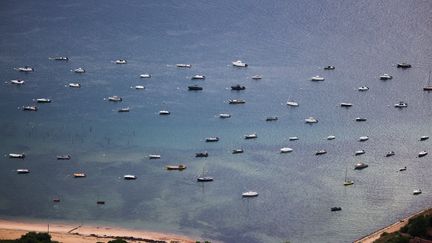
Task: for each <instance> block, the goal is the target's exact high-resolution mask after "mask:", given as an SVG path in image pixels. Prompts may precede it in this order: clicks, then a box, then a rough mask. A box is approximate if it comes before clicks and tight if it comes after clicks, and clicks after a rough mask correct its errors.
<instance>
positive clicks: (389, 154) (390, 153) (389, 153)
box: [385, 151, 395, 157]
mask: <svg viewBox="0 0 432 243" xmlns="http://www.w3.org/2000/svg"><path fill="white" fill-rule="evenodd" d="M393 155H395V152H394V151H390V152H387V153H386V155H385V157H391V156H393Z"/></svg>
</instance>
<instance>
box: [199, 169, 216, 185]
mask: <svg viewBox="0 0 432 243" xmlns="http://www.w3.org/2000/svg"><path fill="white" fill-rule="evenodd" d="M206 174H207V173H206V172H205V171H204V169H203V172H202V173H201V175H200V176H199V177H198V178H197V181H198V182H210V181H213V177H210V176H207V175H206Z"/></svg>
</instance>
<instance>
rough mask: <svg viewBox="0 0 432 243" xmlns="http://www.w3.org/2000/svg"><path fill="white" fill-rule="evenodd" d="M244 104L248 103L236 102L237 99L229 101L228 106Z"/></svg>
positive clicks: (243, 101)
mask: <svg viewBox="0 0 432 243" xmlns="http://www.w3.org/2000/svg"><path fill="white" fill-rule="evenodd" d="M244 103H246V101H245V100H236V99H233V100H231V99H230V100H228V104H231V105H237V104H244Z"/></svg>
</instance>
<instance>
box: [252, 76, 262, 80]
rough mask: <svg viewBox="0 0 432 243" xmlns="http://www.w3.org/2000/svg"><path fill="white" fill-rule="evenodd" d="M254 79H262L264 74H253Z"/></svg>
mask: <svg viewBox="0 0 432 243" xmlns="http://www.w3.org/2000/svg"><path fill="white" fill-rule="evenodd" d="M252 79H253V80H260V79H262V76H261V75H254V76H252Z"/></svg>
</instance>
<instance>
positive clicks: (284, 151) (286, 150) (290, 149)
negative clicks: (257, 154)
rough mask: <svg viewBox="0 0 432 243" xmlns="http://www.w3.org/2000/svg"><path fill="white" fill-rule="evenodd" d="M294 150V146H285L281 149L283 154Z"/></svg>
mask: <svg viewBox="0 0 432 243" xmlns="http://www.w3.org/2000/svg"><path fill="white" fill-rule="evenodd" d="M292 151H293V149H292V148H288V147H283V148H281V149H280V152H281V154H285V153H291V152H292Z"/></svg>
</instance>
